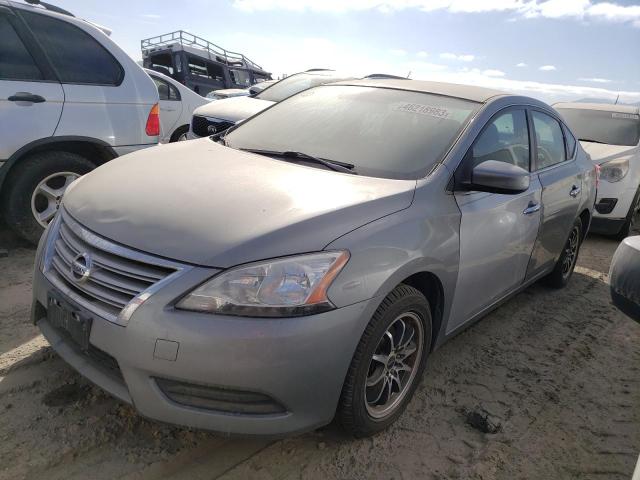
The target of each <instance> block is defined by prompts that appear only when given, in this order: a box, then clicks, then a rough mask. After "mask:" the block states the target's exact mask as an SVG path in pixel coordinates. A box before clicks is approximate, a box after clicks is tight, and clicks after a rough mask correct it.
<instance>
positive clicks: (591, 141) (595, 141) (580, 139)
mask: <svg viewBox="0 0 640 480" xmlns="http://www.w3.org/2000/svg"><path fill="white" fill-rule="evenodd" d="M578 140H579V141H581V142H589V143H602V144H603V145H607V143H606V142H601V141H600V140H593V139H591V138H579V139H578Z"/></svg>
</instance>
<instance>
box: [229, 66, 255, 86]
mask: <svg viewBox="0 0 640 480" xmlns="http://www.w3.org/2000/svg"><path fill="white" fill-rule="evenodd" d="M229 75H231V81H232V82H233V83H235V84H236V85H243V86H245V87H250V86H251V77H250V76H249V72H247V71H246V70H234V69H231V70H229Z"/></svg>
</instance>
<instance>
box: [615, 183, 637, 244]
mask: <svg viewBox="0 0 640 480" xmlns="http://www.w3.org/2000/svg"><path fill="white" fill-rule="evenodd" d="M639 208H640V188H639V189H638V191H637V192H636V195H635V197H633V202H631V206H630V207H629V212H628V213H627V219H626V220H625V222H624V224H623V225H622V228H621V229H620V231H619V232H618V233H617V234H616V235H615V236H614V238H615V239H616V240H620V241H622V240H624V239H625V238H627V237H628V236H629V234H630V233H631V231H632V230H633V229H634V228H635V219H636V218H635V217H636V212H637V211H638V209H639Z"/></svg>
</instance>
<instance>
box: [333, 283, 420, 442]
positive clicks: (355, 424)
mask: <svg viewBox="0 0 640 480" xmlns="http://www.w3.org/2000/svg"><path fill="white" fill-rule="evenodd" d="M430 345H431V313H430V309H429V303H428V302H427V299H426V298H425V297H424V295H422V293H420V292H419V291H418V290H416V289H415V288H413V287H411V286H409V285H404V284H401V285H399V286H398V287H396V288H395V289H394V290H393V291H392V292H391V293H390V294H389V295H388V296H387V297H386V298H385V299H384V301H383V302H382V304H381V305H380V306H379V307H378V310H376V312H375V314H374V315H373V318H372V319H371V321H370V322H369V325H367V328H366V329H365V331H364V333H363V335H362V338H361V339H360V343H359V344H358V347H357V349H356V353H355V355H354V357H353V360H352V361H351V365H350V367H349V371H348V373H347V377H346V379H345V383H344V386H343V388H342V395H341V397H340V404H339V406H338V411H337V418H338V420H339V421H340V423H341V424H342V426H343V428H344V429H345V430H346V431H348V432H349V433H351V434H352V435H354V436H356V437H366V436H369V435H373V434H374V433H377V432H379V431H381V430H384V429H385V428H387V427H388V426H389V425H391V424H392V423H393V422H395V421H396V419H397V418H398V417H399V416H400V415H401V414H402V412H403V411H404V410H405V408H406V407H407V404H408V403H409V401H410V400H411V397H412V396H413V394H414V392H415V390H416V388H417V386H418V384H419V382H420V379H421V377H422V373H423V371H424V368H425V365H426V361H427V355H428V352H429V348H430Z"/></svg>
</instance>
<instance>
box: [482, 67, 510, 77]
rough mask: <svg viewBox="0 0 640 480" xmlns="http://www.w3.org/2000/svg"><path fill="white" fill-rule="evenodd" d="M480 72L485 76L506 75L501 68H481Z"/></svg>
mask: <svg viewBox="0 0 640 480" xmlns="http://www.w3.org/2000/svg"><path fill="white" fill-rule="evenodd" d="M482 74H483V75H486V76H487V77H504V76H505V75H506V74H505V73H504V72H503V71H502V70H495V69H492V68H489V69H487V70H483V71H482Z"/></svg>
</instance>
